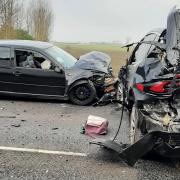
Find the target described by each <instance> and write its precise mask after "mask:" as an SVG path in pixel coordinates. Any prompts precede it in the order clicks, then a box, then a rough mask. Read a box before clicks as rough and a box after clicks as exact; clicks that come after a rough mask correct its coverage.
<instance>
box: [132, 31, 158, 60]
mask: <svg viewBox="0 0 180 180" xmlns="http://www.w3.org/2000/svg"><path fill="white" fill-rule="evenodd" d="M156 37H157V35H156V34H150V35H148V36H146V37H145V38H144V39H143V41H154V40H155V39H156ZM153 49H154V47H153V46H152V45H151V44H141V45H139V48H138V49H137V51H136V52H135V60H134V62H142V61H143V60H144V59H145V58H146V57H147V56H148V55H149V53H150V52H151V51H152V50H153Z"/></svg>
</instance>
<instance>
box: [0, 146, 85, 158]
mask: <svg viewBox="0 0 180 180" xmlns="http://www.w3.org/2000/svg"><path fill="white" fill-rule="evenodd" d="M0 150H4V151H16V152H30V153H41V154H54V155H64V156H81V157H86V156H87V154H85V153H76V152H66V151H51V150H44V149H28V148H16V147H5V146H0Z"/></svg>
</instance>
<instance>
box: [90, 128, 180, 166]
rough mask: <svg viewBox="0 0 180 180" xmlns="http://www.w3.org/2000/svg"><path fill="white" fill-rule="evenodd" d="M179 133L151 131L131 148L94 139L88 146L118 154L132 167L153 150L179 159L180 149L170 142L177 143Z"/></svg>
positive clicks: (113, 142)
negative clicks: (92, 145) (100, 147)
mask: <svg viewBox="0 0 180 180" xmlns="http://www.w3.org/2000/svg"><path fill="white" fill-rule="evenodd" d="M179 139H180V133H168V132H163V131H153V132H150V133H148V134H146V135H145V136H144V137H143V138H141V139H140V140H139V141H137V142H136V143H134V144H133V145H131V146H127V145H126V146H125V145H123V144H118V143H116V142H115V141H112V140H100V139H95V140H94V141H91V142H90V144H95V145H99V146H102V147H105V148H107V149H110V150H113V151H115V152H116V153H118V154H119V156H120V158H121V159H122V160H124V162H126V163H127V164H128V165H129V166H134V165H135V163H136V162H137V161H138V159H140V158H142V157H143V156H144V155H146V154H147V153H148V152H150V151H152V150H153V149H154V150H155V151H156V152H157V153H158V154H159V155H162V156H165V157H169V158H180V147H173V146H171V145H170V143H169V142H170V141H171V140H173V141H178V140H179Z"/></svg>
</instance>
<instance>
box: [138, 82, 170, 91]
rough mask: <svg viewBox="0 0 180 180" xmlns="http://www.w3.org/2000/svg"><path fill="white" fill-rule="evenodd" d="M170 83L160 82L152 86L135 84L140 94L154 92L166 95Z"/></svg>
mask: <svg viewBox="0 0 180 180" xmlns="http://www.w3.org/2000/svg"><path fill="white" fill-rule="evenodd" d="M170 84H171V82H169V81H162V82H156V83H154V84H151V85H150V84H142V83H137V84H136V88H137V89H138V90H139V91H140V92H154V93H167V92H168V88H169V87H170V86H169V85H170Z"/></svg>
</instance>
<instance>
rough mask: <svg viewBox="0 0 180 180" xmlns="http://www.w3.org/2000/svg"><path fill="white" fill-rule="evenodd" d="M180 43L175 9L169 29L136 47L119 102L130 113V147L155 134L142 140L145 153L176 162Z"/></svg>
mask: <svg viewBox="0 0 180 180" xmlns="http://www.w3.org/2000/svg"><path fill="white" fill-rule="evenodd" d="M179 43H180V10H178V9H177V8H173V10H172V11H171V12H170V14H169V16H168V21H167V28H166V29H155V30H153V31H151V32H149V33H148V34H147V35H146V36H145V37H144V38H143V39H142V40H141V41H140V42H138V43H137V46H136V47H135V49H134V51H133V52H132V55H131V57H130V58H129V60H128V61H127V64H126V66H124V67H122V68H121V70H120V72H119V79H120V84H119V88H118V89H119V90H118V92H119V93H118V95H119V97H118V98H119V99H120V100H121V101H123V102H124V104H125V105H126V106H127V107H128V109H129V110H130V112H131V114H130V138H131V143H132V144H134V143H136V142H138V141H139V140H140V139H141V138H142V137H145V136H146V135H147V134H148V133H152V132H155V135H154V136H153V137H152V138H149V137H150V136H147V138H146V139H144V140H142V143H144V144H146V146H145V147H144V149H149V150H150V149H151V148H154V150H156V151H157V152H158V153H159V154H161V155H163V156H168V157H173V158H177V157H180V154H179V152H180V148H179V147H180V44H179ZM131 45H132V44H131ZM131 45H127V46H126V47H128V48H129V47H130V46H131ZM151 135H152V134H151ZM148 138H149V139H148ZM153 139H156V140H157V141H154V142H153ZM147 141H148V143H145V142H147ZM152 142H153V143H154V144H152Z"/></svg>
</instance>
